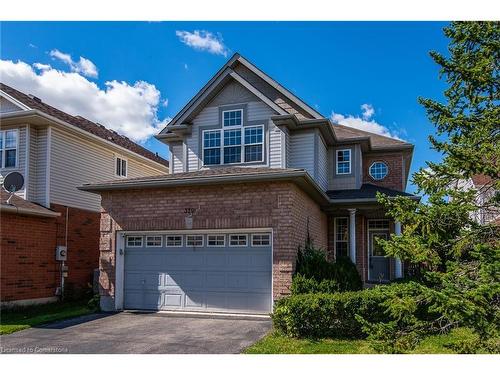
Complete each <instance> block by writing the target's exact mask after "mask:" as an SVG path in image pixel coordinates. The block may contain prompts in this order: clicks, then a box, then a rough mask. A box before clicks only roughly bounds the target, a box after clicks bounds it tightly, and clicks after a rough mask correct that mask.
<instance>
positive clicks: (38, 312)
mask: <svg viewBox="0 0 500 375" xmlns="http://www.w3.org/2000/svg"><path fill="white" fill-rule="evenodd" d="M92 312H94V310H93V309H90V308H89V307H88V306H87V301H83V302H82V301H78V302H56V303H48V304H45V305H39V306H31V307H25V308H19V309H17V308H16V309H15V310H5V311H4V310H2V311H1V313H0V335H7V334H9V333H12V332H16V331H20V330H23V329H26V328H30V327H33V326H36V325H40V324H44V323H49V322H53V321H56V320H61V319H67V318H74V317H77V316H80V315H85V314H90V313H92Z"/></svg>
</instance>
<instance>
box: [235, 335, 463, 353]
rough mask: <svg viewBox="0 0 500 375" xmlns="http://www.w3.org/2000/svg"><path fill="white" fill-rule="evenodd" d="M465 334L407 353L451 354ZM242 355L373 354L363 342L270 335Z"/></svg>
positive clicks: (424, 343)
mask: <svg viewBox="0 0 500 375" xmlns="http://www.w3.org/2000/svg"><path fill="white" fill-rule="evenodd" d="M468 335H469V333H468V332H467V331H464V330H456V331H455V332H451V333H450V334H447V335H440V336H432V337H429V338H427V339H425V340H423V341H422V342H421V343H420V345H419V346H418V347H417V348H416V349H415V350H414V351H412V352H411V353H409V354H454V353H455V352H454V351H453V350H452V349H450V348H448V347H447V346H448V345H449V344H452V343H454V342H456V341H458V340H459V339H460V338H464V337H467V336H468ZM245 353H246V354H376V352H375V351H374V350H373V349H372V348H371V347H370V344H369V343H368V341H366V340H332V339H322V340H308V339H293V338H289V337H284V336H281V335H280V334H278V333H276V332H272V333H270V334H269V335H267V336H266V337H264V338H263V339H262V340H260V341H258V342H256V343H255V344H254V345H252V346H251V347H249V348H247V349H246V350H245Z"/></svg>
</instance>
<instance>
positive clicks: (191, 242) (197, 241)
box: [186, 235, 203, 246]
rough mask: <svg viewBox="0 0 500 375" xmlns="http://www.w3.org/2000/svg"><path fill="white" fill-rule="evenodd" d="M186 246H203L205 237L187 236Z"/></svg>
mask: <svg viewBox="0 0 500 375" xmlns="http://www.w3.org/2000/svg"><path fill="white" fill-rule="evenodd" d="M186 246H203V236H202V235H189V236H186Z"/></svg>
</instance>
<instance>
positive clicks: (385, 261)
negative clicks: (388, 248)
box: [368, 232, 390, 282]
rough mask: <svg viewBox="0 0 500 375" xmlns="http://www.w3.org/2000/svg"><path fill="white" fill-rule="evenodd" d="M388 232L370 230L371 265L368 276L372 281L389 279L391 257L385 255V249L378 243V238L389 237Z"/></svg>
mask: <svg viewBox="0 0 500 375" xmlns="http://www.w3.org/2000/svg"><path fill="white" fill-rule="evenodd" d="M387 237H388V236H387V232H370V235H369V243H368V249H369V257H370V259H369V265H370V270H369V273H368V278H369V280H370V281H377V282H384V281H389V271H390V270H389V262H390V258H389V257H386V256H385V252H384V249H383V248H382V246H380V245H379V244H378V243H377V240H376V239H377V238H382V239H384V240H386V239H387Z"/></svg>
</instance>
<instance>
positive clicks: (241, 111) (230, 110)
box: [221, 109, 244, 128]
mask: <svg viewBox="0 0 500 375" xmlns="http://www.w3.org/2000/svg"><path fill="white" fill-rule="evenodd" d="M228 112H240V113H241V125H226V127H227V128H238V127H242V126H243V122H244V121H243V109H227V110H225V111H222V116H221V125H222V128H224V113H228Z"/></svg>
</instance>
